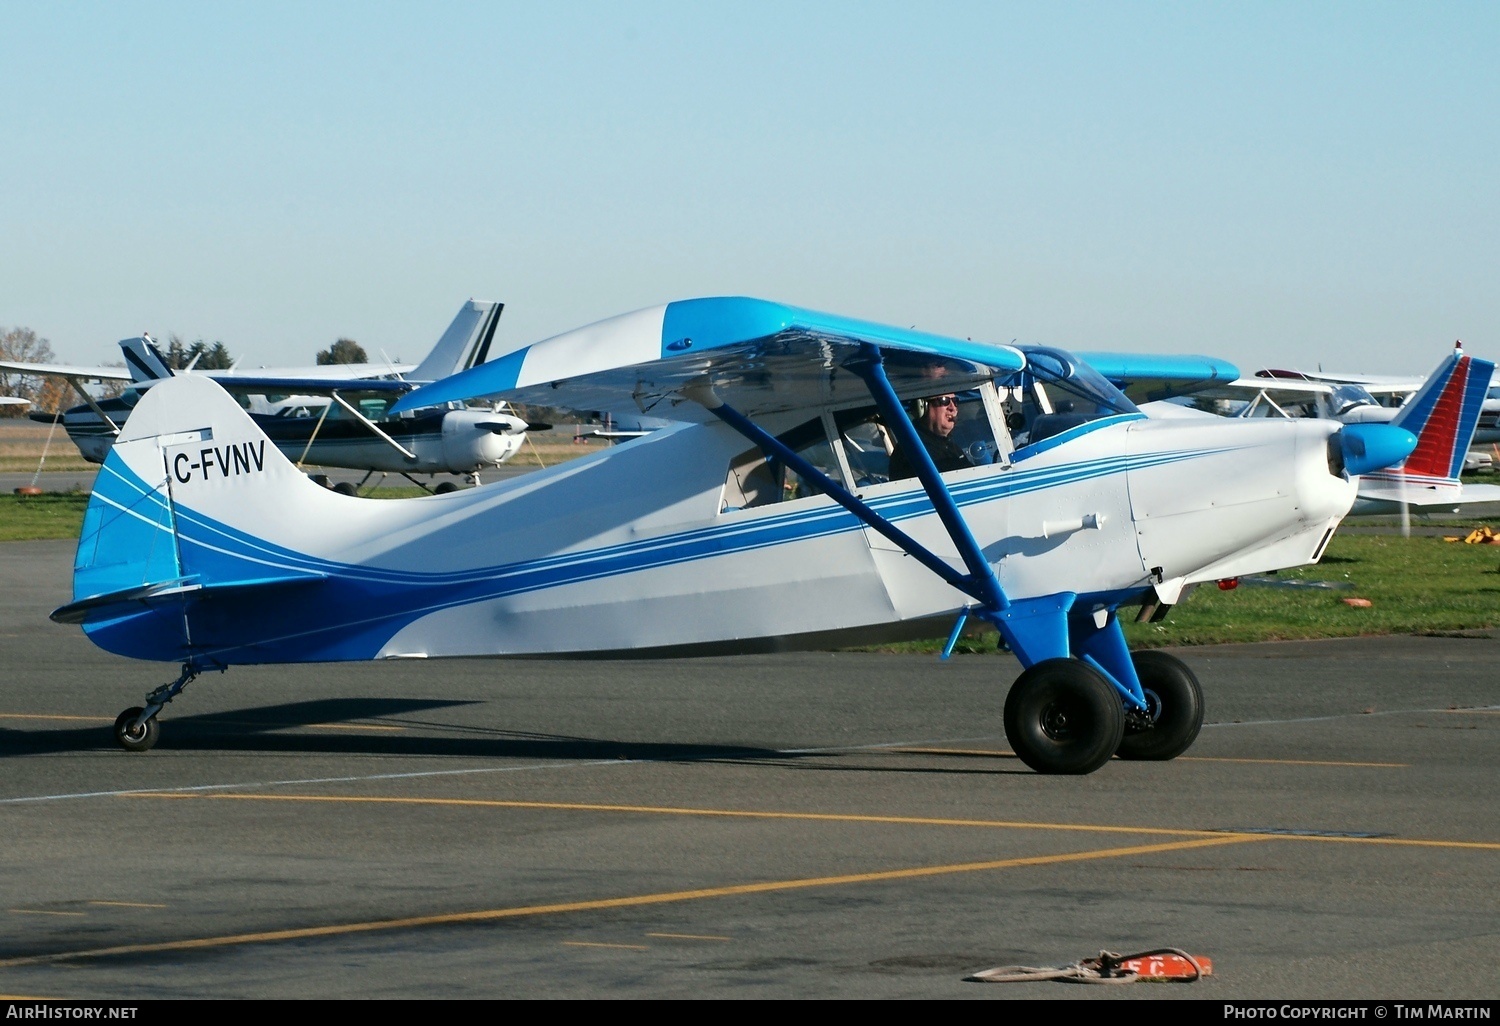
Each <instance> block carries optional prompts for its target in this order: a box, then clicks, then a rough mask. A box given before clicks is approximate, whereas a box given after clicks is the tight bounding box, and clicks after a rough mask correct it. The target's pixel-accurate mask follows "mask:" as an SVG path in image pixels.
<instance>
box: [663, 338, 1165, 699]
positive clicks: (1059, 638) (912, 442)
mask: <svg viewBox="0 0 1500 1026" xmlns="http://www.w3.org/2000/svg"><path fill="white" fill-rule="evenodd" d="M865 355H866V359H865V360H864V361H863V362H862V363H861V364H860V365H856V366H851V367H850V369H851V370H853V371H855V373H857V374H859V375H860V377H861V378H863V379H864V381H865V383H866V385H867V386H868V387H869V389H870V395H871V396H872V397H873V398H874V400H875V404H876V406H877V407H878V408H879V409H880V413H881V416H882V418H883V420H884V422H885V424H886V426H887V427H889V428H890V429H891V430H892V431H893V432H895V434H896V437H897V439H898V440H899V442H900V444H901V445H902V446H903V448H904V449H905V450H906V451H907V453H908V454H909V458H910V460H911V462H912V464H913V465H914V467H915V469H916V471H917V480H919V481H920V482H921V483H922V488H923V490H924V491H926V493H927V498H928V500H929V501H930V502H931V503H932V506H933V510H934V511H935V512H936V513H937V515H938V519H939V520H940V521H941V522H942V524H943V526H944V528H946V529H947V532H948V537H949V538H950V539H951V540H952V542H953V544H954V547H955V548H957V549H958V554H959V556H960V558H962V559H963V562H964V565H965V566H966V567H967V568H968V570H969V572H968V573H967V574H961V573H959V572H958V571H957V570H955V569H954V568H953V567H952V566H950V565H948V563H947V562H946V561H945V560H943V559H942V558H941V557H939V556H938V555H937V554H935V553H934V552H932V551H931V550H929V549H927V548H925V547H923V546H922V545H921V544H920V543H919V542H917V541H916V540H915V539H914V538H912V537H911V536H910V535H908V534H907V533H906V532H904V531H902V530H901V529H900V528H898V527H896V526H895V525H894V524H892V523H891V522H890V521H889V520H888V519H886V518H885V517H883V516H881V515H880V514H879V513H877V512H875V511H874V510H873V509H871V508H870V507H869V506H868V505H866V504H865V502H864V501H863V500H861V499H860V498H859V497H858V496H855V495H853V494H852V493H850V492H849V491H848V489H846V488H844V487H843V485H841V484H839V483H838V482H837V481H834V480H833V479H832V478H830V477H829V476H828V475H827V474H825V473H823V472H822V471H821V470H819V469H818V468H817V467H815V466H813V465H812V464H811V463H809V462H808V461H807V460H805V459H803V458H802V457H801V456H799V455H798V454H797V453H796V452H795V451H793V450H792V449H791V448H790V447H788V446H787V445H786V444H785V443H784V442H782V441H781V440H780V439H778V438H776V437H775V436H774V435H772V434H770V433H768V432H767V431H766V430H765V429H764V428H761V427H759V426H758V425H756V424H755V423H753V422H752V421H751V420H750V419H749V418H748V417H746V416H745V415H744V414H743V413H740V412H739V411H738V410H736V409H734V408H733V407H732V406H729V405H728V404H727V403H725V402H724V400H723V399H721V398H720V397H719V396H718V395H716V394H715V393H714V391H713V388H712V386H710V385H709V384H708V383H707V382H704V383H703V384H699V385H694V386H689V387H688V388H684V389H683V390H682V394H683V395H684V396H685V397H686V398H688V399H690V400H692V401H694V402H696V403H698V404H699V405H700V406H702V407H703V408H704V409H706V410H708V411H709V412H710V413H712V414H713V415H714V416H715V417H717V418H719V419H720V420H722V421H723V422H724V423H725V424H728V425H729V426H730V427H731V428H733V429H734V430H735V431H737V432H739V433H740V434H742V435H744V436H745V437H746V438H748V439H749V440H750V441H752V442H754V443H755V444H756V445H758V446H759V447H760V448H761V450H762V451H763V452H765V453H766V454H767V455H768V456H775V457H776V458H777V459H780V460H781V461H782V462H783V463H785V464H786V466H788V467H790V468H791V469H792V470H794V471H796V472H797V473H798V474H800V475H802V477H804V478H806V479H808V480H810V481H812V482H814V483H815V484H816V485H817V486H818V487H819V488H820V489H822V491H823V493H824V494H825V495H827V496H828V497H829V498H830V499H833V500H834V501H835V502H837V503H838V504H839V505H840V506H843V507H844V508H845V509H846V510H848V511H849V512H850V513H852V514H854V516H856V517H858V518H859V520H860V521H861V522H863V523H865V524H867V525H868V526H869V527H870V528H872V529H873V530H875V531H878V532H879V533H880V534H882V535H884V536H885V537H887V538H889V539H890V540H891V541H893V542H895V543H896V544H897V545H899V546H900V547H901V549H902V551H904V552H905V553H906V554H907V555H909V556H911V557H912V558H913V559H915V560H917V561H918V562H919V563H921V564H922V565H923V566H925V567H926V568H927V569H929V570H931V571H932V572H933V573H935V574H937V575H938V577H940V578H942V579H943V580H944V581H946V582H947V583H948V584H949V585H951V586H952V587H954V588H956V589H957V590H958V591H961V592H963V593H964V594H965V595H968V596H969V597H970V598H973V599H974V600H975V601H976V603H977V604H976V605H975V606H971V607H969V608H968V609H965V610H964V611H963V612H961V613H960V614H959V622H958V624H956V625H955V628H954V631H953V633H952V634H951V635H950V637H949V639H948V644H947V645H946V646H945V652H946V651H951V650H952V647H953V644H954V642H956V640H957V635H958V631H960V630H961V629H962V624H963V621H964V620H965V619H967V618H968V617H969V616H978V617H980V618H981V619H983V620H985V621H987V622H989V623H991V624H993V625H994V626H995V627H996V628H997V629H998V630H999V631H1000V634H1001V636H1002V637H1003V638H1004V639H1005V643H1006V645H1007V646H1008V647H1009V648H1010V650H1011V651H1012V652H1014V653H1015V654H1016V655H1017V656H1018V657H1019V658H1020V660H1021V662H1022V665H1025V666H1034V665H1036V664H1037V663H1039V662H1041V661H1043V660H1045V659H1056V658H1063V657H1066V656H1069V655H1075V654H1076V655H1077V656H1079V658H1082V659H1084V660H1086V661H1087V662H1088V663H1089V664H1090V665H1092V666H1093V667H1094V668H1095V669H1096V670H1099V671H1101V672H1102V673H1103V675H1104V677H1105V679H1106V680H1108V681H1109V682H1110V683H1111V684H1112V685H1113V686H1114V687H1115V688H1116V690H1117V691H1119V693H1120V695H1121V697H1122V698H1123V699H1124V700H1125V701H1126V702H1127V703H1128V704H1129V705H1130V706H1131V707H1132V708H1138V709H1140V708H1145V701H1144V697H1143V695H1142V692H1141V685H1140V682H1139V679H1138V677H1137V676H1136V674H1135V671H1134V669H1133V668H1132V667H1131V663H1130V658H1129V651H1128V649H1126V647H1125V639H1124V635H1123V633H1122V631H1121V628H1120V624H1119V621H1118V619H1116V617H1115V616H1114V614H1113V613H1110V614H1108V615H1107V616H1106V617H1103V618H1101V619H1102V620H1103V622H1098V623H1096V622H1095V619H1096V618H1095V617H1093V616H1073V615H1070V614H1072V613H1073V603H1074V601H1075V600H1076V599H1077V595H1076V594H1074V593H1073V592H1059V593H1058V594H1055V595H1042V596H1038V597H1036V598H1028V599H1011V598H1009V597H1008V596H1007V595H1006V594H1005V590H1004V588H1002V587H1001V586H1000V579H999V577H997V576H996V574H995V569H994V567H992V566H991V565H990V563H989V560H987V559H985V558H984V553H983V551H982V550H981V549H980V548H979V543H978V542H977V541H975V539H974V535H973V532H971V531H970V530H969V525H968V523H967V522H966V521H965V520H964V516H963V513H962V511H961V510H960V509H959V508H958V503H956V502H954V501H953V494H952V493H951V492H949V491H948V485H947V483H946V482H944V481H943V477H942V475H941V474H940V473H939V472H938V469H937V466H936V464H934V463H933V462H932V457H931V456H930V455H929V454H928V452H927V447H926V446H925V445H923V444H922V441H921V439H920V438H918V437H917V429H916V428H915V427H914V426H913V425H912V422H911V418H910V417H908V416H907V414H906V410H905V409H904V408H903V407H902V406H901V400H900V398H899V397H898V396H897V395H896V390H895V389H894V388H893V387H892V386H891V383H890V379H889V378H887V377H886V374H885V367H884V364H883V359H882V357H881V353H880V349H879V348H878V347H877V346H874V345H867V346H865Z"/></svg>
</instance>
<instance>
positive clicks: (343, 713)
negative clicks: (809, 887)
mask: <svg viewBox="0 0 1500 1026" xmlns="http://www.w3.org/2000/svg"><path fill="white" fill-rule="evenodd" d="M476 704H481V703H476V702H469V701H446V700H437V699H410V698H336V699H317V700H311V701H306V702H287V703H283V704H281V705H272V706H262V707H259V708H252V709H243V710H235V711H232V712H215V713H203V714H199V715H188V716H176V717H171V718H170V719H165V720H163V721H162V739H161V741H160V743H159V744H158V745H157V751H160V752H173V751H179V752H216V751H222V752H244V751H254V752H265V753H288V754H299V753H300V754H309V755H311V754H322V755H393V756H401V755H407V756H448V757H454V756H458V757H471V758H493V759H538V760H559V761H570V762H576V761H596V760H640V761H653V762H665V761H675V762H695V761H701V762H708V761H712V762H719V763H728V762H733V763H737V764H741V765H772V764H776V765H783V766H785V765H788V764H793V763H803V764H804V765H802V766H801V767H800V768H804V769H816V770H818V771H821V772H851V773H918V774H931V773H938V774H944V775H954V774H959V775H967V774H979V775H991V774H995V773H1028V772H1030V771H1029V770H1027V769H1026V768H1025V767H1023V766H1020V765H1019V764H1018V763H1016V762H1015V760H1014V758H1013V757H1010V756H1008V755H1004V754H1002V753H999V752H996V753H993V754H990V753H984V758H983V760H976V759H975V758H973V756H975V755H976V754H978V753H967V752H952V753H944V752H937V751H924V752H921V753H915V752H913V753H905V752H900V751H899V750H896V751H891V752H888V753H882V754H880V755H876V754H875V753H872V752H870V751H867V750H865V751H843V752H839V751H820V750H804V751H797V752H789V751H779V750H777V749H773V748H764V747H756V746H749V745H726V744H695V743H691V742H682V743H670V742H651V741H622V740H611V739H608V738H590V737H576V736H568V735H561V734H544V733H535V732H526V731H512V730H505V729H503V728H497V727H492V726H481V725H475V724H472V723H468V724H465V723H459V722H455V721H452V720H446V719H443V718H442V717H439V716H435V715H432V714H435V713H437V712H439V711H440V710H444V709H454V708H458V707H462V706H467V705H476ZM112 734H113V730H112V728H111V727H110V726H108V725H104V724H100V725H98V726H93V725H90V726H87V727H69V728H65V729H61V730H59V729H48V728H41V729H14V728H5V727H0V758H5V757H7V756H9V757H15V756H24V755H55V754H62V753H67V752H87V751H101V752H106V753H107V752H116V751H118V749H117V747H116V745H115V741H114V738H113V736H112ZM476 735H477V736H476ZM118 754H119V755H120V756H121V757H122V758H126V757H131V758H133V757H134V756H130V755H128V753H125V752H119V753H118ZM913 755H916V756H920V757H921V758H922V765H911V764H908V765H901V764H900V763H901V762H904V761H905V760H906V759H908V758H910V757H911V756H913ZM934 757H936V758H937V759H938V760H939V761H938V762H937V763H934V762H933V761H932V760H933V758H934ZM146 758H150V755H149V754H148V755H147V756H146ZM955 758H961V761H962V762H967V763H970V765H960V764H958V763H956V762H954V761H953V760H954V759H955ZM893 759H894V760H895V761H893ZM997 760H998V761H1000V765H995V762H996V761H997ZM976 761H983V762H984V763H987V764H988V765H983V766H975V765H972V763H974V762H976Z"/></svg>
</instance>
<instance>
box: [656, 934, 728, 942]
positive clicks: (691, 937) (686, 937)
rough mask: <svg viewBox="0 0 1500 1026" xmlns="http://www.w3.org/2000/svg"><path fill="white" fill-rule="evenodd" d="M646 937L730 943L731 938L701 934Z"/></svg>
mask: <svg viewBox="0 0 1500 1026" xmlns="http://www.w3.org/2000/svg"><path fill="white" fill-rule="evenodd" d="M646 936H647V937H664V938H666V939H667V940H704V941H725V942H728V941H732V940H734V938H733V937H715V936H713V935H711V934H701V933H648V934H646Z"/></svg>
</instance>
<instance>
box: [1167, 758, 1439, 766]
mask: <svg viewBox="0 0 1500 1026" xmlns="http://www.w3.org/2000/svg"><path fill="white" fill-rule="evenodd" d="M1173 761H1174V762H1247V763H1254V764H1256V765H1261V766H1352V767H1355V768H1359V769H1411V763H1409V762H1336V761H1333V760H1330V759H1229V758H1219V757H1218V756H1212V755H1179V756H1178V757H1177V758H1176V759H1174V760H1173Z"/></svg>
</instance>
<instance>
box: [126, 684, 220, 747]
mask: <svg viewBox="0 0 1500 1026" xmlns="http://www.w3.org/2000/svg"><path fill="white" fill-rule="evenodd" d="M199 672H200V671H198V670H197V669H195V668H194V667H193V665H192V664H191V663H183V664H182V673H180V674H178V676H177V679H176V680H174V681H173V682H172V683H170V684H163V685H162V686H161V687H159V688H157V689H156V690H155V691H153V692H151V694H149V695H147V696H146V706H145V708H142V707H140V706H138V705H137V706H131V707H130V708H129V709H126V710H125V711H124V712H122V713H121V714H120V715H119V716H118V717H117V718H116V719H115V742H116V743H117V744H118V745H119V746H120V747H121V748H123V749H125V750H126V751H127V752H149V751H150V750H151V749H152V748H154V747H155V746H156V739H157V737H158V736H159V735H160V733H161V726H160V725H159V724H158V723H157V722H156V714H157V713H159V712H161V711H162V709H163V708H165V707H166V704H167V703H168V702H170V701H171V700H172V699H174V698H176V697H177V696H178V695H179V694H181V693H182V689H183V688H185V687H187V686H188V685H189V684H191V683H192V682H193V681H194V680H195V679H196V678H197V676H198V674H199Z"/></svg>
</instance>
